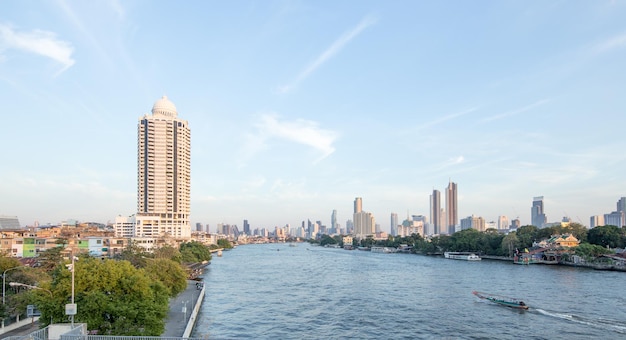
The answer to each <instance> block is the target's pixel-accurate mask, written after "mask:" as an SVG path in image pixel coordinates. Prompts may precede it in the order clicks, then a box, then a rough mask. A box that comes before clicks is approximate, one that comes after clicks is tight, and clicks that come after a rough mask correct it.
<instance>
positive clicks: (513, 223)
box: [511, 218, 522, 229]
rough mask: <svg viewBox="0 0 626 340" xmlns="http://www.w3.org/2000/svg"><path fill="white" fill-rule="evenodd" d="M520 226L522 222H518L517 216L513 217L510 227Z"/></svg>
mask: <svg viewBox="0 0 626 340" xmlns="http://www.w3.org/2000/svg"><path fill="white" fill-rule="evenodd" d="M521 226H522V222H520V220H519V218H514V219H513V221H511V229H517V228H519V227H521Z"/></svg>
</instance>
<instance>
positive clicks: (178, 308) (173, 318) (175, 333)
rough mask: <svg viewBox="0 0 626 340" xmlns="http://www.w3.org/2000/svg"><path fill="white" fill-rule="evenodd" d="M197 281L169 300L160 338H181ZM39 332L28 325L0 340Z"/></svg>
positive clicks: (195, 295)
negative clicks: (163, 330)
mask: <svg viewBox="0 0 626 340" xmlns="http://www.w3.org/2000/svg"><path fill="white" fill-rule="evenodd" d="M196 283H197V281H193V280H188V281H187V289H185V291H184V292H182V293H180V294H178V296H177V297H175V298H173V299H170V304H169V312H168V315H167V320H165V332H164V333H163V334H161V336H164V337H166V336H168V337H181V336H183V333H184V332H185V328H187V322H188V321H189V318H190V317H191V312H192V311H193V307H194V306H195V305H196V301H198V298H199V297H200V292H201V290H200V289H198V287H197V286H196ZM184 307H186V309H183V308H184ZM37 330H39V323H38V322H35V323H32V324H31V323H28V324H27V325H25V326H22V327H20V328H17V329H14V330H11V331H9V332H6V333H4V334H0V339H4V338H7V337H9V336H19V335H28V334H30V333H32V332H34V331H37Z"/></svg>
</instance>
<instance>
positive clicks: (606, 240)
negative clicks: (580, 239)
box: [588, 225, 624, 248]
mask: <svg viewBox="0 0 626 340" xmlns="http://www.w3.org/2000/svg"><path fill="white" fill-rule="evenodd" d="M588 240H589V243H591V244H596V245H599V246H602V247H607V246H608V247H611V248H618V247H623V246H624V244H623V242H622V240H623V238H622V232H621V230H620V229H619V228H618V227H616V226H614V225H604V226H598V227H595V228H593V229H591V230H589V233H588Z"/></svg>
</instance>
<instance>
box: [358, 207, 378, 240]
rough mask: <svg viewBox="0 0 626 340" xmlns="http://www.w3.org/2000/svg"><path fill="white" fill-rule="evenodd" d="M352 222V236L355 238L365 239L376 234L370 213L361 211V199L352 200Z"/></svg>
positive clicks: (372, 216)
mask: <svg viewBox="0 0 626 340" xmlns="http://www.w3.org/2000/svg"><path fill="white" fill-rule="evenodd" d="M353 220H354V235H355V236H356V237H357V238H365V237H367V235H373V234H374V233H375V232H376V230H375V228H376V219H375V218H374V215H372V214H371V213H368V212H366V211H363V206H362V199H361V197H357V198H355V199H354V214H353Z"/></svg>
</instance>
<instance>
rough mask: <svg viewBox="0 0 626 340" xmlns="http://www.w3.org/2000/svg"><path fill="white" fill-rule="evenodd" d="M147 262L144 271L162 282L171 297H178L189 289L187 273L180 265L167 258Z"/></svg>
mask: <svg viewBox="0 0 626 340" xmlns="http://www.w3.org/2000/svg"><path fill="white" fill-rule="evenodd" d="M147 262H148V263H147V264H146V267H145V268H144V270H145V271H146V273H147V274H148V276H149V277H150V278H152V279H153V280H158V281H161V283H163V285H164V286H165V287H167V289H168V291H169V295H170V296H176V295H178V294H180V293H181V292H182V291H184V290H185V288H187V272H186V271H185V269H184V268H183V267H182V266H181V265H180V263H178V262H176V261H173V260H170V259H166V258H157V259H154V260H148V261H147Z"/></svg>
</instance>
